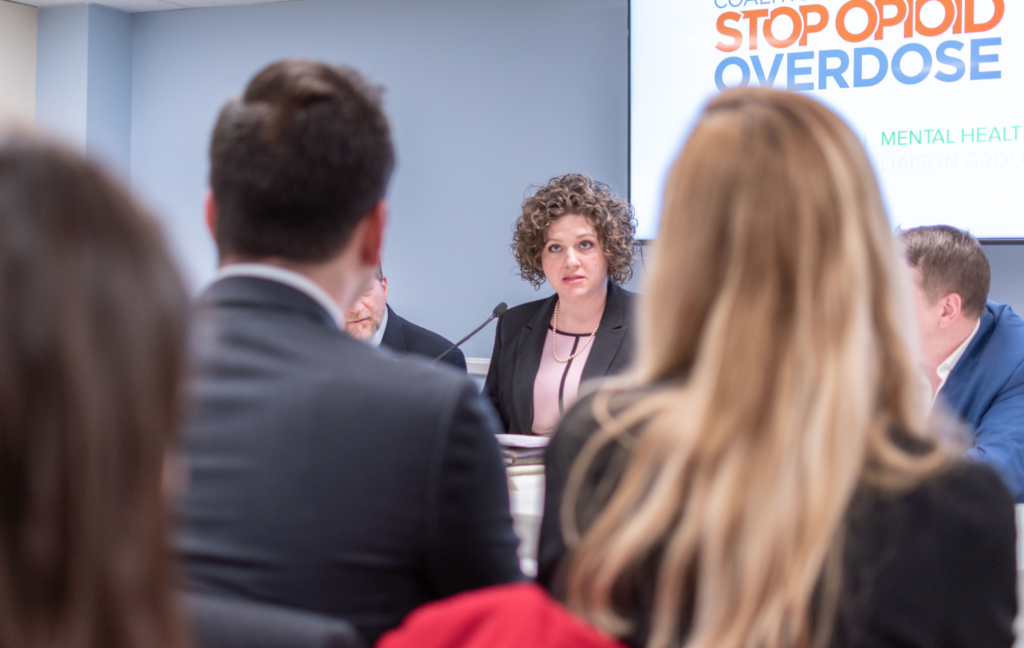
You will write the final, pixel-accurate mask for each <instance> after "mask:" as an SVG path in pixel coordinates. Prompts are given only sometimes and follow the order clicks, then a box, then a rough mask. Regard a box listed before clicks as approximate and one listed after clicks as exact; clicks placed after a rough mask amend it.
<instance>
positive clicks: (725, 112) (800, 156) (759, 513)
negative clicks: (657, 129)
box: [563, 89, 946, 648]
mask: <svg viewBox="0 0 1024 648" xmlns="http://www.w3.org/2000/svg"><path fill="white" fill-rule="evenodd" d="M663 205H664V207H663V213H662V220H661V230H660V233H659V236H658V241H657V243H656V245H655V249H654V253H653V256H654V258H653V265H652V267H651V270H650V276H649V281H648V283H647V286H646V291H645V296H644V300H643V317H642V320H641V321H642V324H641V325H642V326H643V327H644V329H643V333H642V334H641V335H640V337H639V339H640V361H639V365H638V367H637V370H638V375H639V378H640V381H641V382H643V383H645V384H658V385H661V386H662V387H664V388H663V389H660V390H657V391H654V392H652V395H650V396H648V397H647V398H645V399H644V400H643V401H642V402H641V403H640V404H639V405H637V406H636V407H635V408H634V409H633V410H632V411H631V412H627V413H625V414H623V415H622V416H621V417H619V418H620V420H619V422H618V423H615V422H612V423H609V424H606V425H605V426H604V432H605V434H604V439H606V440H610V439H611V438H614V437H615V435H616V434H617V432H616V430H617V429H624V428H626V427H628V426H636V425H637V424H638V423H640V424H641V430H642V431H641V434H640V436H639V438H638V439H637V441H636V444H635V445H634V446H632V450H631V460H630V463H629V465H628V467H627V469H626V472H625V473H624V476H623V478H622V480H621V482H620V483H619V485H618V486H617V487H616V490H615V495H614V496H613V497H612V499H611V500H610V503H609V504H608V506H607V507H606V508H605V509H604V512H603V513H602V514H601V517H600V518H599V519H598V521H597V522H595V523H594V525H593V526H592V527H590V530H589V531H588V533H587V534H586V535H585V536H584V537H583V538H582V539H581V541H580V545H579V547H578V548H577V552H576V556H575V559H574V562H573V567H572V570H571V576H570V582H569V600H570V604H571V606H572V608H573V609H574V610H576V611H577V612H580V613H581V614H582V615H583V616H584V617H585V618H587V619H588V620H590V621H591V622H593V623H595V624H597V625H598V626H599V627H602V628H604V629H608V630H610V631H613V632H614V631H616V630H619V631H620V632H621V621H622V620H621V619H620V618H618V617H617V615H616V613H615V611H614V605H613V603H612V602H613V601H614V600H615V596H616V594H615V592H621V591H624V590H622V589H619V588H628V587H630V585H629V583H630V578H629V574H630V573H632V572H633V569H634V568H635V567H637V566H639V565H643V564H645V562H646V563H647V564H649V561H651V560H655V561H658V563H659V564H660V569H659V571H658V573H659V581H658V582H657V584H656V589H655V590H654V596H655V600H654V603H653V605H652V606H651V607H652V608H653V609H654V610H655V614H654V616H653V618H652V619H651V623H652V626H651V633H650V637H651V641H650V644H649V645H650V646H658V647H663V646H669V645H676V646H678V645H680V643H683V644H685V645H686V646H702V647H705V646H715V647H716V648H740V647H741V646H763V647H765V648H775V647H780V646H810V645H817V644H815V642H814V639H815V637H812V636H811V635H812V624H811V620H812V619H817V621H818V623H816V624H815V627H814V628H813V630H816V631H818V632H819V633H820V632H824V633H825V634H824V638H825V639H827V638H828V634H827V633H828V629H829V627H830V608H829V604H830V603H831V604H834V603H835V602H836V597H837V596H838V593H837V592H838V590H837V589H836V587H835V585H836V583H837V580H836V579H837V578H838V577H839V571H838V569H837V568H836V565H837V564H838V557H841V555H842V553H841V548H842V534H841V533H839V530H840V528H841V526H842V522H843V519H844V516H845V514H846V510H847V506H848V504H849V502H850V500H851V497H852V495H853V492H854V489H855V488H856V487H857V486H858V484H860V483H862V482H870V483H872V484H875V485H879V486H881V487H883V488H907V487H910V486H912V485H913V484H915V483H917V482H918V481H919V480H920V479H921V478H923V477H924V476H925V475H927V474H929V473H930V472H931V471H933V470H935V469H937V468H938V467H939V466H940V465H943V463H944V462H945V460H946V452H945V451H944V450H943V449H942V448H941V447H940V446H938V445H936V444H929V443H926V444H923V448H924V450H922V451H921V452H919V453H911V452H908V451H907V450H906V449H905V447H906V445H905V444H901V443H897V442H895V441H894V438H893V432H894V430H898V431H902V432H905V433H906V434H908V435H911V436H914V435H918V434H921V433H923V431H924V425H925V424H924V420H925V411H924V399H923V398H921V396H920V392H919V377H918V373H917V365H916V362H915V360H914V358H913V354H912V351H911V344H910V340H912V338H911V333H910V332H911V330H912V319H911V316H910V308H909V303H910V300H909V298H908V296H909V293H908V290H909V286H907V285H905V284H906V283H907V282H906V279H905V277H904V274H905V269H904V268H903V265H904V264H903V263H902V262H901V261H899V259H898V256H897V251H896V247H895V244H894V241H893V237H892V233H891V231H890V227H889V223H888V221H887V219H886V214H885V211H884V208H883V204H882V199H881V197H880V194H879V189H878V185H877V183H876V180H875V176H874V173H873V171H872V168H871V165H870V163H869V161H868V158H867V156H866V154H865V152H864V150H863V148H862V147H861V145H860V143H859V141H858V139H857V137H856V136H855V135H854V133H853V132H851V131H850V129H849V128H848V127H847V126H846V125H845V124H844V123H843V122H842V120H840V119H839V118H838V117H837V116H836V115H835V114H833V113H832V112H831V111H829V110H828V109H827V108H825V107H824V106H822V105H821V104H819V103H817V102H815V101H814V100H812V99H810V98H808V97H806V96H804V95H800V94H791V93H785V92H778V91H772V90H754V89H744V90H735V91H729V92H725V93H723V94H721V95H720V96H718V97H716V98H715V99H714V100H712V101H711V102H710V104H709V105H708V106H707V107H706V109H705V111H704V114H703V116H702V117H701V119H700V121H699V123H698V124H697V126H696V127H695V129H694V131H693V133H692V134H691V136H690V138H689V140H688V141H687V143H686V145H685V148H684V149H683V151H682V153H681V154H680V156H679V158H678V159H677V160H676V161H675V163H674V164H673V166H672V168H671V170H670V172H669V175H668V178H667V181H666V186H665V197H664V203H663ZM595 403H597V401H595ZM597 409H598V405H596V404H595V410H597ZM596 416H597V417H598V420H601V415H600V413H597V414H596ZM629 421H632V423H630V422H629ZM600 438H601V437H600V436H599V437H598V439H600ZM596 443H601V441H600V440H598V441H597V442H596ZM580 470H581V468H580V466H576V467H575V468H574V471H577V472H576V474H577V475H578V474H582V473H581V472H579V471H580ZM566 506H569V505H566ZM566 510H571V509H567V508H563V512H564V511H566ZM829 566H831V567H832V569H831V570H830V569H829V568H828V567H829ZM819 587H820V588H821V589H820V594H821V596H820V597H818V598H817V599H816V598H815V592H816V589H817V588H819ZM815 600H818V601H819V602H820V603H821V604H822V605H821V606H819V605H817V604H813V605H814V609H812V601H815ZM685 609H690V610H693V616H692V620H693V625H692V626H688V627H687V628H686V629H685V632H686V634H685V636H686V637H688V639H687V640H686V641H682V637H683V633H684V629H683V628H681V627H680V614H679V611H680V610H685ZM617 624H618V625H617ZM818 638H819V639H820V638H821V637H820V636H819V637H818Z"/></svg>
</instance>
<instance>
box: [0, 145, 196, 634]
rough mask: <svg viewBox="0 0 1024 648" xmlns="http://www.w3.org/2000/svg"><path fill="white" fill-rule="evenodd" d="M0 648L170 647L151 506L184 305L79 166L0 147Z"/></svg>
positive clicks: (156, 244)
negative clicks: (1, 359)
mask: <svg viewBox="0 0 1024 648" xmlns="http://www.w3.org/2000/svg"><path fill="white" fill-rule="evenodd" d="M0 295H2V299H0V353H2V354H3V364H2V365H0V619H2V621H0V646H5V647H13V646H18V647H19V648H53V647H55V646H65V647H71V646H75V647H76V648H141V647H142V646H146V647H147V648H185V647H186V646H189V645H191V641H188V639H187V638H186V636H185V631H184V627H183V625H182V622H181V619H180V615H179V612H178V609H177V608H178V605H177V601H176V600H175V599H176V592H175V591H174V583H175V576H176V571H177V570H176V569H175V568H174V565H172V564H171V556H170V553H169V552H168V551H167V531H168V528H167V527H168V524H167V506H166V503H167V502H166V499H167V496H168V495H169V494H170V493H171V491H173V490H174V486H175V482H176V479H175V476H176V471H175V470H173V469H172V468H171V467H170V466H171V462H170V461H169V460H168V457H170V456H171V453H172V452H173V449H174V446H175V445H176V436H177V428H178V423H179V418H180V411H179V410H180V403H181V399H182V395H183V394H182V389H181V379H182V377H183V373H184V371H185V357H184V347H185V340H186V337H187V313H188V309H189V304H188V296H187V293H186V292H185V287H184V286H183V284H182V282H181V279H180V278H179V276H178V273H177V270H176V269H175V265H174V262H173V261H172V260H171V257H170V254H169V252H168V250H167V248H166V245H165V244H164V240H163V236H162V235H161V232H160V228H159V226H158V225H157V223H156V221H155V220H153V219H152V218H151V217H150V216H149V215H148V214H146V213H144V212H143V211H142V210H141V209H140V208H139V207H138V206H137V205H136V204H135V203H134V201H133V200H132V199H131V198H130V197H129V196H128V194H127V192H125V191H124V190H123V189H121V188H120V187H118V186H116V185H115V183H114V182H113V181H112V180H111V179H110V178H108V177H107V176H106V175H105V174H104V173H102V172H101V171H100V170H98V169H97V168H96V167H94V166H93V165H92V164H91V163H89V162H86V161H85V160H84V159H82V158H81V157H80V156H79V155H77V154H75V153H71V152H69V151H65V150H63V149H61V148H58V147H55V146H53V145H50V144H45V143H41V142H38V141H35V140H32V139H28V138H25V137H24V136H12V135H5V136H4V138H3V140H2V141H0Z"/></svg>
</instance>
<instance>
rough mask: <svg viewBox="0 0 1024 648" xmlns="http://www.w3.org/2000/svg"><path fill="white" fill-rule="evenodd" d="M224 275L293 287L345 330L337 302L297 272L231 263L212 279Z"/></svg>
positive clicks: (270, 266) (261, 264)
mask: <svg viewBox="0 0 1024 648" xmlns="http://www.w3.org/2000/svg"><path fill="white" fill-rule="evenodd" d="M226 277H256V278H257V279H267V280H269V281H276V282H277V283H280V284H284V285H286V286H289V287H291V288H294V289H295V290H298V291H299V292H301V293H302V294H304V295H306V296H307V297H309V298H310V299H312V300H313V301H315V302H316V303H317V304H320V306H321V307H322V308H323V309H324V310H325V311H327V314H328V315H330V316H331V319H333V320H334V324H335V325H336V326H337V327H338V328H339V329H341V330H345V315H344V314H343V313H342V312H341V308H340V307H339V306H338V304H337V303H335V301H334V300H333V299H331V296H330V295H328V294H327V292H326V291H325V290H324V289H323V288H321V287H320V286H318V285H316V283H314V282H313V280H312V279H310V278H309V277H306V276H304V275H301V274H299V273H298V272H295V271H293V270H288V269H286V268H281V267H278V266H274V265H269V264H266V263H233V264H231V265H226V266H224V267H223V268H221V269H219V270H217V274H216V275H215V276H214V279H213V280H214V281H219V280H221V279H224V278H226ZM381 328H383V327H381ZM381 335H383V333H381Z"/></svg>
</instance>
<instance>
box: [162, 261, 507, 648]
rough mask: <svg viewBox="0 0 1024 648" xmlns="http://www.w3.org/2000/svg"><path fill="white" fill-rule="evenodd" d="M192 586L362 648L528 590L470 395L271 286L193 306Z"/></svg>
mask: <svg viewBox="0 0 1024 648" xmlns="http://www.w3.org/2000/svg"><path fill="white" fill-rule="evenodd" d="M194 335H195V340H194V344H193V346H194V354H195V359H194V369H193V374H192V377H191V381H190V383H189V398H190V403H189V405H190V410H189V412H188V416H187V420H186V425H185V429H184V465H185V466H186V467H187V469H188V470H189V478H188V482H187V488H185V493H184V497H183V498H182V500H181V505H180V511H179V518H178V519H179V520H180V529H179V533H178V534H177V537H176V545H177V549H178V551H179V552H180V554H181V556H182V558H183V561H184V576H185V581H186V585H187V587H188V588H189V589H191V590H193V591H198V592H202V593H207V594H214V595H221V596H234V597H243V598H248V599H252V600H256V601H263V602H266V603H272V604H276V605H282V606H285V607H291V608H296V609H301V610H308V611H313V612H318V613H321V614H326V615H332V616H336V617H340V618H343V619H347V620H348V621H350V622H351V623H353V624H354V625H355V626H356V627H357V628H358V629H359V631H360V632H361V633H362V635H363V637H364V638H365V639H366V641H367V644H369V645H372V644H373V643H374V642H375V641H376V639H377V637H378V636H379V635H380V634H381V633H383V632H384V631H385V630H388V629H389V628H393V627H395V626H396V625H398V623H399V622H400V621H401V620H402V618H403V617H404V616H405V615H406V614H407V613H408V612H409V611H410V610H412V609H413V608H415V607H417V606H418V605H421V604H423V603H425V602H427V601H431V600H433V599H438V598H442V597H445V596H448V595H451V594H454V593H457V592H461V591H464V590H469V589H474V588H479V587H484V586H487V585H493V584H498V583H507V582H511V581H515V580H517V579H519V578H521V574H520V571H519V561H518V559H517V556H516V549H517V547H518V544H519V543H518V540H517V538H516V536H515V533H514V532H513V530H512V519H511V515H510V513H509V500H508V490H507V485H506V477H505V470H504V465H503V462H502V458H501V453H500V451H499V449H498V445H497V443H496V442H495V439H494V434H495V433H496V432H498V431H500V427H499V425H498V422H497V420H496V419H495V417H494V414H493V413H492V411H491V408H490V407H489V406H488V404H487V402H486V401H485V400H484V399H483V398H481V397H480V396H479V395H478V394H477V390H476V387H475V385H474V384H473V382H472V381H471V380H469V379H468V378H466V377H465V376H462V375H459V374H458V373H457V372H456V371H454V370H452V369H450V368H448V367H431V366H430V365H429V364H428V363H427V362H425V361H422V360H419V359H412V358H408V359H398V360H393V359H389V358H386V357H384V356H382V355H381V354H380V353H378V352H377V350H376V349H372V348H370V347H368V346H366V345H365V344H364V343H362V342H359V341H357V340H355V339H353V338H351V337H349V336H348V335H346V334H345V333H343V332H342V331H340V330H338V328H337V326H336V325H335V323H334V322H333V321H332V320H331V318H330V316H329V315H328V314H327V312H326V311H324V310H323V308H321V307H320V306H319V305H318V304H317V303H316V302H315V301H314V300H312V299H310V298H309V297H308V296H306V295H304V294H303V293H301V292H299V291H297V290H295V289H293V288H290V287H288V286H285V285H283V284H280V283H276V282H273V281H268V280H265V279H256V278H250V277H231V278H226V279H222V280H220V281H218V282H216V283H214V284H213V285H212V286H211V287H210V288H209V289H208V290H207V291H206V292H205V293H204V294H203V295H202V296H201V297H200V300H199V313H198V318H197V329H196V331H195V334H194Z"/></svg>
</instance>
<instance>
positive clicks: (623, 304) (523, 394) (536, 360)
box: [484, 283, 636, 434]
mask: <svg viewBox="0 0 1024 648" xmlns="http://www.w3.org/2000/svg"><path fill="white" fill-rule="evenodd" d="M557 300H558V296H557V295H552V296H550V297H548V298H547V299H539V300H537V301H532V302H528V303H526V304H520V305H519V306H516V307H515V308H510V309H509V310H508V311H507V312H506V313H505V314H504V315H503V316H502V317H501V319H499V320H498V328H497V331H495V333H494V351H493V352H492V353H491V366H490V368H489V369H488V371H487V381H486V383H485V384H484V393H485V394H487V396H488V398H490V399H491V403H493V404H494V407H495V409H497V410H498V413H499V414H500V415H501V422H502V423H503V424H504V425H505V431H506V432H508V433H509V434H533V381H534V379H535V378H536V377H537V370H538V369H539V368H540V358H541V354H542V353H543V351H544V338H545V336H546V335H547V332H548V324H549V323H550V322H551V315H552V314H553V313H554V312H555V302H556V301H557ZM635 307H636V293H632V292H629V291H628V290H624V289H623V288H621V287H620V286H617V285H616V284H613V283H609V284H608V298H607V300H606V302H605V305H604V315H603V316H601V324H600V325H599V326H598V328H597V335H596V336H595V337H594V342H593V347H592V348H591V349H590V355H589V356H588V357H587V364H586V365H584V366H583V375H582V376H581V377H580V384H581V385H582V384H583V382H585V381H587V380H590V379H593V378H603V377H605V376H611V375H614V374H617V373H621V372H622V371H623V370H625V369H626V368H627V367H628V366H629V365H630V363H631V362H632V361H633V355H634V352H635V348H636V345H635V342H634V340H633V331H632V330H631V328H630V323H631V320H632V316H633V310H634V308H635Z"/></svg>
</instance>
